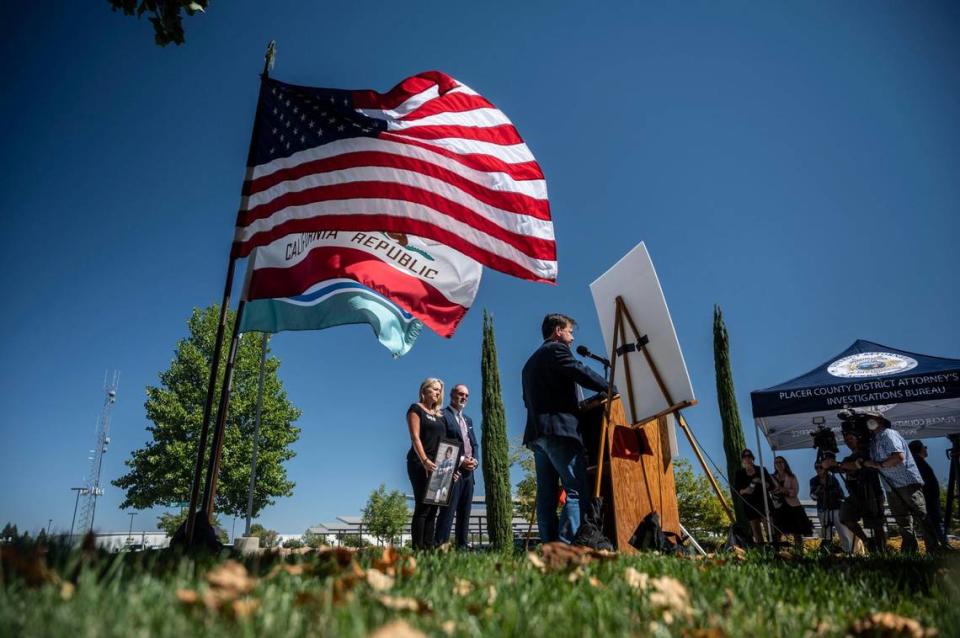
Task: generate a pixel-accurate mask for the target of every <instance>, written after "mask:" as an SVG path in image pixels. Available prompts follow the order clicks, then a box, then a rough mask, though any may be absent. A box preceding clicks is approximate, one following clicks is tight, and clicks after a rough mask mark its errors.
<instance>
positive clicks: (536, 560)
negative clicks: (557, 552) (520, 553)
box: [527, 552, 547, 572]
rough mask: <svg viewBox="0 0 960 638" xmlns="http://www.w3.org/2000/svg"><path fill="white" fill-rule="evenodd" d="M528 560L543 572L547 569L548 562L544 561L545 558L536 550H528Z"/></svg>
mask: <svg viewBox="0 0 960 638" xmlns="http://www.w3.org/2000/svg"><path fill="white" fill-rule="evenodd" d="M527 560H528V561H530V564H531V565H533V566H534V568H535V569H538V570H540V571H541V572H545V571H547V564H546V563H544V562H543V559H542V558H540V556H538V555H537V554H536V553H535V552H527Z"/></svg>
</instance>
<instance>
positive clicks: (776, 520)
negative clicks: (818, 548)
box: [773, 456, 813, 551]
mask: <svg viewBox="0 0 960 638" xmlns="http://www.w3.org/2000/svg"><path fill="white" fill-rule="evenodd" d="M773 470H774V472H773V480H774V483H775V485H774V488H773V494H774V496H776V497H777V498H778V499H780V501H781V503H780V507H778V508H777V509H776V510H775V511H774V513H773V524H774V526H775V527H776V536H778V537H779V536H780V534H792V535H793V546H794V547H795V548H796V549H797V550H798V551H803V537H804V536H809V535H810V534H812V533H813V524H812V523H811V522H810V518H809V517H808V516H807V512H806V511H805V510H804V509H803V505H801V504H800V499H799V498H797V493H798V492H799V491H800V482H799V481H798V480H797V476H796V475H795V474H794V473H793V470H791V469H790V464H789V463H787V459H785V458H783V457H782V456H777V457H774V459H773Z"/></svg>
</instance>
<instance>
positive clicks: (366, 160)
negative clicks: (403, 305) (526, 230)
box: [243, 151, 550, 221]
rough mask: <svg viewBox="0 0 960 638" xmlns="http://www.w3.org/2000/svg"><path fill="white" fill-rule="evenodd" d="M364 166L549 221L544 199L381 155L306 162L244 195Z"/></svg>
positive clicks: (247, 185) (257, 182) (251, 185)
mask: <svg viewBox="0 0 960 638" xmlns="http://www.w3.org/2000/svg"><path fill="white" fill-rule="evenodd" d="M364 166H373V167H382V168H396V169H400V170H406V171H413V172H415V173H420V174H421V175H428V176H430V177H434V178H436V179H440V180H443V181H444V182H447V183H448V184H451V185H453V186H455V187H457V188H459V189H460V190H462V191H464V192H465V193H469V194H470V195H472V196H473V197H475V198H477V199H479V200H480V201H482V202H483V203H485V204H489V205H490V206H495V207H497V208H500V209H502V210H505V211H510V212H519V213H522V214H524V215H530V216H531V217H535V218H537V219H542V220H544V221H550V203H549V202H548V201H547V200H545V199H536V198H534V197H530V196H529V195H523V194H522V193H514V192H510V191H503V190H493V189H490V188H486V187H484V186H482V185H480V184H478V183H476V182H474V181H472V180H469V179H467V178H465V177H463V176H461V175H458V174H457V173H454V172H453V171H451V170H449V169H447V168H444V167H443V166H440V165H438V164H433V163H432V162H426V161H423V160H418V159H414V158H410V157H404V156H402V155H394V154H392V153H387V152H381V151H359V152H356V153H343V154H342V155H335V156H334V157H328V158H325V159H321V160H313V161H308V162H304V163H302V164H298V165H296V166H293V167H291V168H284V169H280V170H278V171H274V172H273V173H270V174H269V175H264V176H263V177H260V178H257V179H254V180H250V181H247V182H244V185H243V194H244V195H248V196H249V195H252V194H254V193H259V192H262V191H265V190H267V189H269V188H272V187H274V186H276V185H277V184H280V183H281V182H286V181H293V180H297V179H300V178H301V177H307V176H308V175H315V174H319V173H327V172H330V171H340V170H346V169H350V168H360V167H364Z"/></svg>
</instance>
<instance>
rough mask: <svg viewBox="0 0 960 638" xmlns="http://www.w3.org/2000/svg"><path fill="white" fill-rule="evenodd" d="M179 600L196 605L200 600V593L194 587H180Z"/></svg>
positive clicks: (178, 591) (185, 603)
mask: <svg viewBox="0 0 960 638" xmlns="http://www.w3.org/2000/svg"><path fill="white" fill-rule="evenodd" d="M177 600H179V601H180V602H181V603H183V604H184V605H196V604H197V603H199V602H200V594H198V593H197V592H195V591H193V590H192V589H178V590H177Z"/></svg>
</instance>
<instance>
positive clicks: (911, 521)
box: [863, 411, 943, 553]
mask: <svg viewBox="0 0 960 638" xmlns="http://www.w3.org/2000/svg"><path fill="white" fill-rule="evenodd" d="M866 415H867V417H868V418H867V429H868V430H870V432H872V433H873V438H871V440H870V460H868V461H864V463H863V465H864V466H865V467H871V468H874V469H876V470H878V471H879V472H880V475H881V476H882V477H883V479H884V480H883V482H884V486H885V487H886V489H887V502H888V503H889V504H890V512H891V513H892V514H893V518H894V520H896V521H897V527H899V528H900V536H901V539H902V541H901V546H900V551H901V552H904V553H906V552H916V551H918V550H919V545H918V544H917V537H916V534H915V528H916V527H919V528H920V534H921V536H923V541H924V543H925V544H926V546H927V551H928V552H936V551H938V550H940V549H942V547H943V546H942V545H941V543H940V540H939V538H938V537H937V534H936V533H935V532H934V530H933V527H932V526H931V525H930V523H929V521H928V520H927V506H926V503H925V502H924V499H923V478H921V477H920V470H918V469H917V463H916V461H914V460H913V454H911V453H910V449H909V448H908V447H907V442H906V440H904V438H903V436H901V435H900V433H899V432H897V431H896V430H894V429H892V428H891V427H890V421H888V420H887V418H886V417H885V416H883V415H882V414H880V413H879V412H873V411H869V412H867V413H866Z"/></svg>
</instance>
